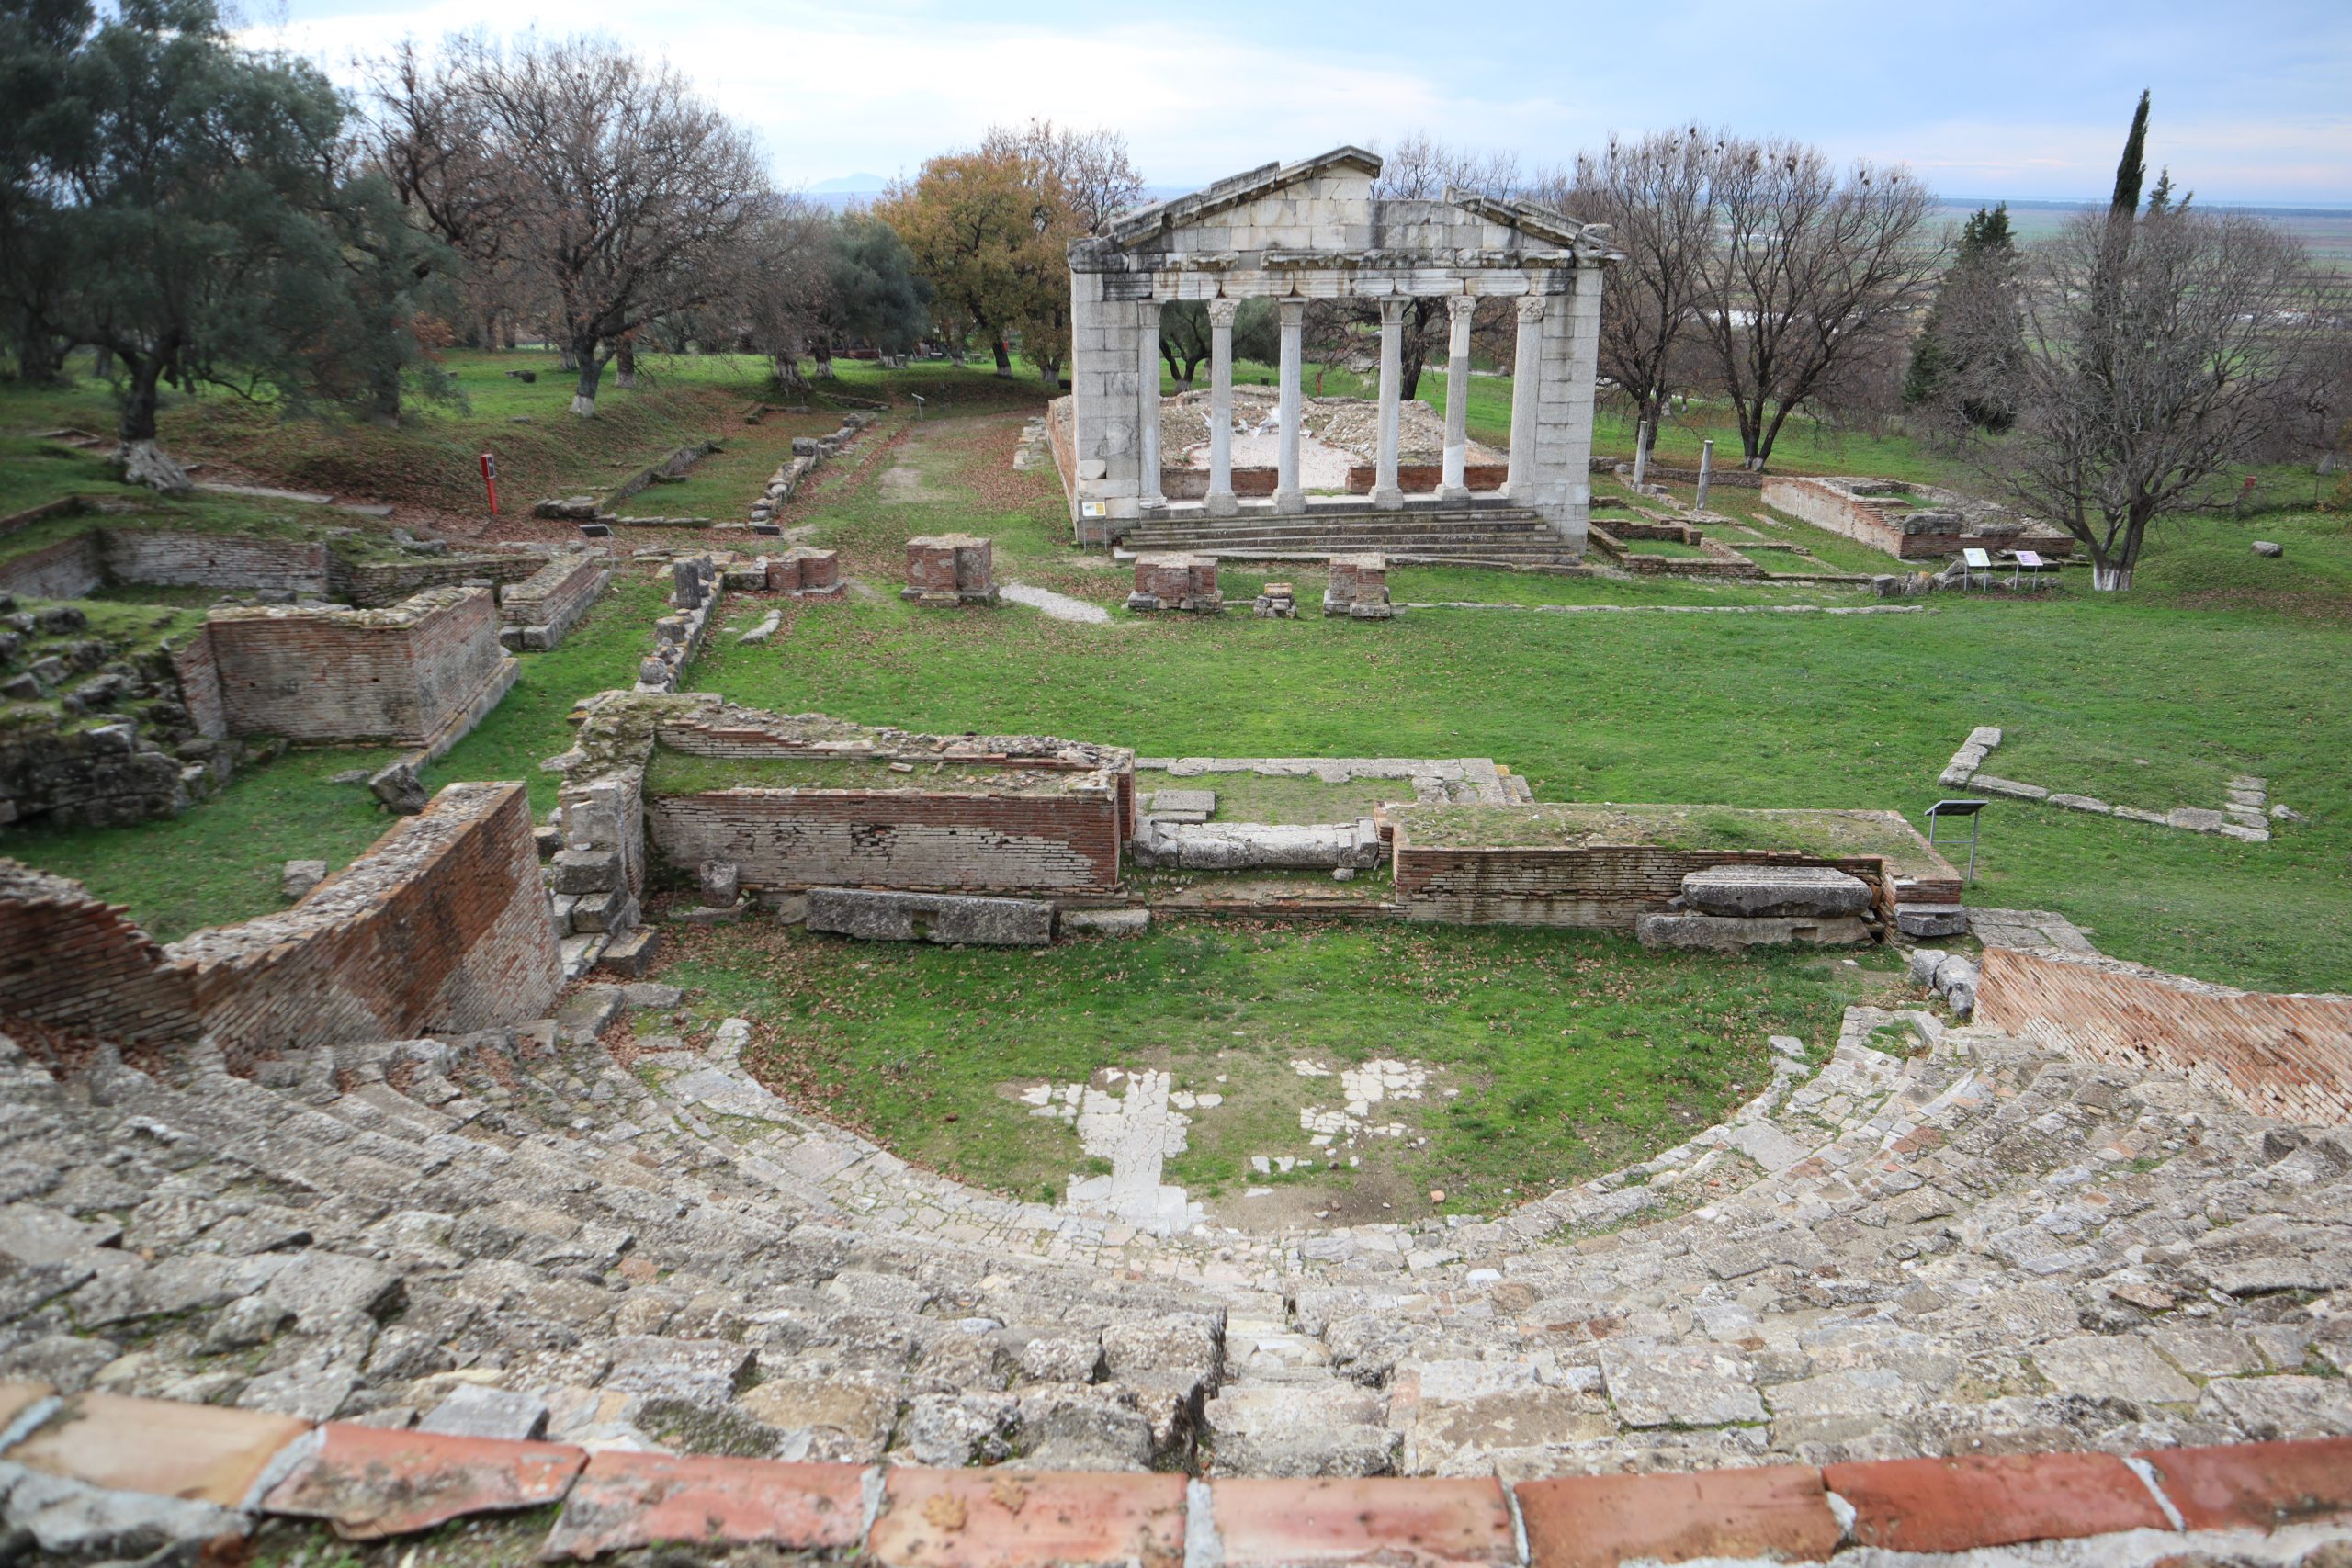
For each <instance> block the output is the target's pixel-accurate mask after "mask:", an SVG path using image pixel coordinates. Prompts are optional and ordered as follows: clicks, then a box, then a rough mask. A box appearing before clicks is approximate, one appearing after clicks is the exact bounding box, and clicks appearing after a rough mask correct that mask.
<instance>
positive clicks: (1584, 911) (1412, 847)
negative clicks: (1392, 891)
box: [1396, 835, 1884, 931]
mask: <svg viewBox="0 0 2352 1568" xmlns="http://www.w3.org/2000/svg"><path fill="white" fill-rule="evenodd" d="M1731 863H1740V864H1754V865H1829V866H1835V867H1836V868H1837V869H1838V870H1839V871H1842V872H1845V873H1847V874H1849V875H1853V876H1859V877H1860V878H1861V879H1862V880H1863V881H1865V882H1868V883H1870V884H1871V885H1872V886H1882V887H1883V881H1884V879H1883V864H1882V863H1881V862H1880V861H1879V860H1878V859H1877V858H1876V857H1875V856H1871V857H1869V858H1862V859H1849V860H1823V859H1820V858H1818V857H1816V856H1812V855H1802V854H1790V853H1781V852H1771V851H1748V852H1726V851H1722V850H1668V849H1657V848H1651V847H1645V846H1629V845H1609V844H1604V845H1598V846H1595V847H1593V848H1590V849H1541V848H1525V849H1518V848H1513V849H1438V848H1434V847H1430V846H1425V845H1420V844H1415V843H1412V842H1410V841H1409V840H1407V839H1405V838H1404V837H1402V836H1401V835H1400V837H1399V839H1398V840H1397V853H1396V866H1397V903H1398V904H1399V905H1400V906H1402V908H1404V911H1405V918H1406V919H1410V920H1424V921H1429V922H1432V923H1437V924H1444V925H1479V926H1486V925H1499V926H1585V927H1595V928H1600V929H1603V930H1627V931H1630V930H1631V929H1632V928H1633V924H1634V918H1635V917H1636V916H1639V915H1647V914H1655V913H1657V912H1659V911H1661V910H1663V909H1664V908H1665V907H1666V903H1667V901H1668V899H1670V898H1672V897H1674V896H1675V895H1676V894H1678V893H1679V892H1681V891H1682V879H1683V878H1684V877H1685V876H1687V875H1689V874H1691V872H1694V871H1704V870H1705V869H1706V868H1707V867H1709V866H1711V865H1727V864H1731Z"/></svg>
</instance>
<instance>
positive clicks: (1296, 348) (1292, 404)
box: [1274, 299, 1306, 512]
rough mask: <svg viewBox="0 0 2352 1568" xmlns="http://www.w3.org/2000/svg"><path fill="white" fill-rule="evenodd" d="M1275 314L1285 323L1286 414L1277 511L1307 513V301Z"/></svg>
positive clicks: (1287, 302)
mask: <svg viewBox="0 0 2352 1568" xmlns="http://www.w3.org/2000/svg"><path fill="white" fill-rule="evenodd" d="M1274 313H1275V315H1276V317H1277V318H1278V319H1279V320H1280V321H1281V323H1282V334H1283V363H1282V401H1281V403H1280V405H1279V406H1280V408H1281V411H1282V422H1283V434H1282V446H1281V457H1280V460H1279V461H1278V462H1277V464H1276V467H1275V476H1274V510H1275V511H1276V512H1304V511H1306V491H1305V490H1304V489H1302V488H1301V487H1300V484H1299V476H1298V427H1299V424H1300V423H1301V421H1302V419H1303V418H1304V416H1305V413H1306V399H1305V398H1303V397H1301V396H1300V395H1299V386H1298V378H1299V372H1300V369H1301V362H1302V361H1303V360H1304V359H1305V357H1306V355H1305V353H1304V348H1305V340H1306V300H1304V299H1283V300H1280V301H1278V302H1277V303H1276V304H1275V307H1274Z"/></svg>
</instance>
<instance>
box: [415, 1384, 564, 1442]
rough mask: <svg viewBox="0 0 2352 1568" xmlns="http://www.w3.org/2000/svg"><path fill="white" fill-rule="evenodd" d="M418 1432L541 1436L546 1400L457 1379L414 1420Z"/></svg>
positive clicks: (516, 1437)
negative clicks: (442, 1397) (427, 1411)
mask: <svg viewBox="0 0 2352 1568" xmlns="http://www.w3.org/2000/svg"><path fill="white" fill-rule="evenodd" d="M416 1429H417V1430H418V1431H420V1432H435V1433H438V1434H440V1435H442V1436H444V1437H451V1438H505V1439H506V1440H508V1441H510V1442H522V1441H527V1440H528V1439H530V1438H537V1437H541V1436H544V1435H545V1434H546V1432H547V1429H548V1402H547V1401H546V1400H544V1399H541V1398H539V1397H538V1396H537V1394H532V1393H515V1391H514V1390H512V1389H503V1388H490V1387H487V1386H485V1385H483V1384H481V1383H474V1382H466V1383H459V1384H458V1386H457V1387H456V1388H454V1389H452V1390H451V1391H450V1393H449V1397H448V1398H447V1399H445V1400H443V1401H442V1402H441V1403H440V1404H437V1405H435V1406H434V1408H433V1412H432V1414H431V1415H429V1416H425V1418H424V1420H422V1421H420V1422H418V1423H417V1424H416Z"/></svg>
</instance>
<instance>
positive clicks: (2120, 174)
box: [2107, 87, 2148, 218]
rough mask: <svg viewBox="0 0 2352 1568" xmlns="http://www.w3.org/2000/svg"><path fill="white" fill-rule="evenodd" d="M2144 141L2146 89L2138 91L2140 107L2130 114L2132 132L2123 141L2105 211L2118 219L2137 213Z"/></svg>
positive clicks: (2143, 166) (2143, 173) (2146, 120)
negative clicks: (2113, 185) (2113, 184)
mask: <svg viewBox="0 0 2352 1568" xmlns="http://www.w3.org/2000/svg"><path fill="white" fill-rule="evenodd" d="M2147 141H2148V89H2147V88H2145V87H2143V88H2141V89H2140V107H2138V108H2137V109H2134V110H2133V111H2132V113H2131V134H2130V135H2128V136H2126V137H2125V138H2124V139H2123V156H2122V158H2121V160H2120V161H2119V162H2118V163H2117V164H2116V165H2115V194H2114V195H2113V196H2112V197H2109V198H2108V203H2107V209H2108V210H2109V212H2112V213H2114V214H2115V215H2116V216H2117V217H2119V218H2129V217H2131V215H2132V214H2133V213H2136V212H2138V211H2139V210H2140V181H2141V179H2142V177H2143V175H2145V174H2146V173H2147V169H2146V166H2145V164H2143V161H2142V155H2143V152H2144V151H2145V149H2146V146H2147Z"/></svg>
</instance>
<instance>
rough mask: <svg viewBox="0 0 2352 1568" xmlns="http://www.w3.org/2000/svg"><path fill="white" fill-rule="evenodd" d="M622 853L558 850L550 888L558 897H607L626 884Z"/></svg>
mask: <svg viewBox="0 0 2352 1568" xmlns="http://www.w3.org/2000/svg"><path fill="white" fill-rule="evenodd" d="M623 880H624V878H623V875H622V872H621V852H620V851H618V850H558V851H557V852H556V854H555V858H554V859H553V860H551V861H550V862H548V886H549V887H550V888H552V889H553V890H554V891H556V892H558V893H572V894H582V893H603V892H606V891H608V890H610V889H612V888H615V887H618V886H622V884H623Z"/></svg>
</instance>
